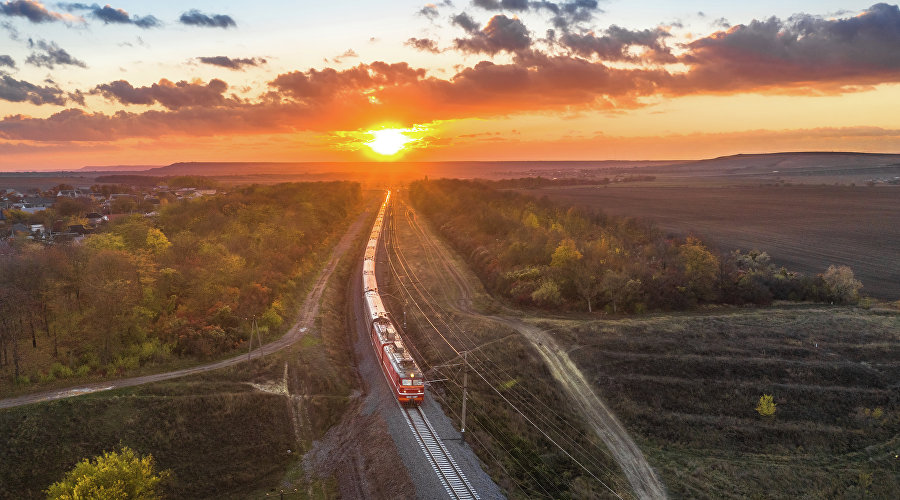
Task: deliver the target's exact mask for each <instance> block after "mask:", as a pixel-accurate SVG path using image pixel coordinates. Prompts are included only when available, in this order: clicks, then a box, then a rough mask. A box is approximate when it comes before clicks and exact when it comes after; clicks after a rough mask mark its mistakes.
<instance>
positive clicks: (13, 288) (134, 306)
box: [0, 182, 361, 392]
mask: <svg viewBox="0 0 900 500" xmlns="http://www.w3.org/2000/svg"><path fill="white" fill-rule="evenodd" d="M359 203H361V189H360V186H359V185H358V184H356V183H349V182H330V183H303V184H279V185H275V186H256V185H254V186H248V187H241V188H235V189H233V190H231V191H230V192H229V193H227V194H219V195H216V196H211V197H203V198H197V199H193V200H184V201H175V202H171V203H169V204H167V205H164V206H163V207H161V209H160V210H159V212H158V214H152V215H149V216H148V215H144V214H138V215H131V216H127V217H123V218H121V219H117V220H115V221H114V222H110V223H108V224H105V225H103V226H101V229H100V230H99V231H98V232H97V233H95V234H90V235H88V236H86V237H85V238H84V240H83V241H82V242H80V243H78V244H53V245H44V244H39V243H36V242H33V241H29V240H27V239H24V238H15V239H10V240H5V241H2V242H0V373H2V374H3V377H0V389H3V388H4V387H5V388H7V389H8V388H10V385H11V384H16V385H19V386H21V385H28V384H31V383H35V382H43V383H48V382H52V381H53V380H55V379H61V378H70V377H88V376H93V377H106V376H117V375H122V374H124V373H126V372H129V371H131V370H134V369H137V368H139V367H141V366H144V365H146V364H148V363H161V362H166V361H172V360H176V361H177V360H178V359H180V358H188V359H208V358H212V357H217V356H221V355H224V354H226V353H230V352H232V351H235V350H236V349H242V348H243V349H246V341H247V340H248V338H249V334H250V324H251V321H252V320H253V319H256V320H257V322H258V325H259V328H260V330H262V332H263V336H266V335H267V334H268V336H269V337H272V336H274V335H277V334H280V333H281V332H283V331H284V330H285V329H286V328H287V327H288V324H289V323H290V322H291V320H292V319H293V315H294V313H295V311H296V309H297V307H298V305H299V302H300V301H301V300H302V296H303V292H304V290H305V289H306V287H308V286H309V284H310V283H311V281H312V278H313V277H314V275H315V273H316V271H317V270H318V268H319V266H320V264H321V261H322V259H324V258H325V257H326V256H327V254H326V253H327V251H328V249H329V248H330V246H331V243H332V242H333V241H334V239H335V237H337V236H339V235H340V234H342V231H343V229H344V228H345V227H346V225H347V221H348V220H349V217H350V215H351V214H353V213H355V212H356V211H357V209H358V207H359ZM4 392H6V390H4Z"/></svg>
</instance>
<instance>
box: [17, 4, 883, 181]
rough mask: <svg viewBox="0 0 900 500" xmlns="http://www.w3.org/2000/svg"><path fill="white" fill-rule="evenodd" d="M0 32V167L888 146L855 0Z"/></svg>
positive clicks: (121, 20) (60, 23)
mask: <svg viewBox="0 0 900 500" xmlns="http://www.w3.org/2000/svg"><path fill="white" fill-rule="evenodd" d="M298 4H300V6H298ZM0 40H2V43H0V170H47V169H76V168H80V167H82V166H85V165H119V164H142V165H163V164H169V163H173V162H176V161H257V160H258V161H356V160H369V159H383V158H385V157H382V156H381V155H378V154H377V153H375V152H373V150H372V148H369V147H367V146H366V145H365V144H364V143H365V142H368V141H371V140H372V138H373V135H372V131H378V130H383V129H394V128H396V129H402V130H400V131H398V132H391V133H388V134H387V135H383V137H388V135H390V134H393V135H390V137H391V138H396V137H397V134H402V135H400V136H399V137H401V138H402V137H407V138H409V140H410V142H408V143H407V144H406V147H405V149H404V150H403V151H402V152H401V153H400V154H399V155H395V156H389V157H387V158H390V159H403V160H414V161H417V160H427V161H440V160H604V159H682V158H705V157H713V156H720V155H727V154H734V153H760V152H774V151H800V150H828V151H838V150H840V151H870V152H893V153H897V152H900V112H898V109H900V85H898V83H900V8H898V7H897V5H893V4H885V3H881V4H872V3H871V1H869V2H857V1H851V0H843V1H833V0H820V1H815V2H813V1H794V2H784V1H770V0H758V1H755V2H721V1H684V2H674V1H666V0H645V1H643V2H634V1H624V0H609V1H594V0H559V1H527V0H453V1H442V2H436V3H433V4H428V3H425V2H420V1H382V2H360V1H349V0H331V1H328V2H291V1H265V2H253V3H250V2H227V1H194V0H185V1H179V2H169V1H161V2H146V1H125V0H121V1H120V0H116V1H115V2H114V3H112V4H110V5H104V4H94V3H71V2H47V1H44V2H39V1H36V0H12V1H4V0H0Z"/></svg>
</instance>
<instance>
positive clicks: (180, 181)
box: [93, 174, 219, 193]
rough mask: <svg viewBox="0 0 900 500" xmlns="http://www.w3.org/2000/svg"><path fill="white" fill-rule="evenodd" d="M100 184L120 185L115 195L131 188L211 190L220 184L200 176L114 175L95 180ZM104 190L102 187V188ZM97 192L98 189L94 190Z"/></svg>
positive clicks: (102, 176)
mask: <svg viewBox="0 0 900 500" xmlns="http://www.w3.org/2000/svg"><path fill="white" fill-rule="evenodd" d="M95 180H96V181H97V182H98V183H99V184H101V185H103V184H106V185H117V184H118V185H120V186H122V189H124V190H119V191H111V192H113V193H125V192H129V191H131V189H130V186H138V187H153V186H159V185H165V186H168V187H169V188H171V189H179V188H186V187H193V188H200V189H210V188H217V187H219V183H218V182H217V181H216V180H215V179H211V178H209V177H203V176H200V175H177V176H169V177H155V176H151V175H137V174H112V175H101V176H99V177H97V178H96V179H95ZM100 188H101V189H102V186H100ZM93 189H94V190H95V191H97V187H94V188H93Z"/></svg>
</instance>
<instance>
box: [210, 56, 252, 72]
mask: <svg viewBox="0 0 900 500" xmlns="http://www.w3.org/2000/svg"><path fill="white" fill-rule="evenodd" d="M197 60H198V61H200V62H201V63H203V64H211V65H213V66H221V67H223V68H228V69H233V70H243V69H244V68H246V67H247V66H259V65H262V64H266V60H265V59H263V58H261V57H248V58H231V57H228V56H212V57H198V58H197Z"/></svg>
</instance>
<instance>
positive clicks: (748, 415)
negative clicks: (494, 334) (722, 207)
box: [538, 306, 900, 498]
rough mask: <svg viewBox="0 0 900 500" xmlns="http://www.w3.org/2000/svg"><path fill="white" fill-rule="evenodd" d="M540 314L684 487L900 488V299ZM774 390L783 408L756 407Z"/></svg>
mask: <svg viewBox="0 0 900 500" xmlns="http://www.w3.org/2000/svg"><path fill="white" fill-rule="evenodd" d="M538 323H539V324H540V325H541V326H543V327H545V328H546V329H548V330H551V331H554V332H556V335H557V336H558V339H559V340H561V341H562V342H564V343H568V344H569V345H571V346H572V347H571V350H570V353H569V354H570V356H571V357H572V359H573V360H574V361H575V362H576V363H577V364H578V365H579V367H580V368H581V369H582V370H583V371H584V372H585V374H586V375H588V376H589V377H590V379H591V380H592V382H593V383H595V386H596V387H597V388H598V390H599V392H600V394H601V396H602V397H603V398H604V399H605V400H606V401H607V402H608V403H609V404H610V405H611V406H612V407H613V408H614V411H615V412H616V414H617V415H618V416H619V418H620V419H621V420H622V421H623V422H624V423H625V424H626V426H627V427H628V428H629V430H630V431H631V432H632V435H633V436H634V437H635V439H637V440H638V442H639V444H640V445H641V447H642V449H643V450H644V452H645V453H647V454H648V457H649V458H650V459H651V462H653V463H654V464H655V465H656V466H657V467H660V468H661V470H662V473H663V479H664V481H665V483H666V485H667V487H668V488H669V491H670V493H672V495H673V496H674V497H681V498H698V497H699V498H747V497H780V498H796V497H805V498H839V497H862V496H863V495H864V494H868V495H870V496H871V497H872V498H897V497H898V495H900V460H898V459H897V458H896V456H897V453H898V452H900V437H898V432H900V401H898V392H897V389H898V387H900V361H898V360H900V315H898V314H897V313H896V312H886V311H885V312H870V311H864V310H858V309H849V308H827V307H823V306H785V307H782V308H778V307H776V308H768V309H762V310H751V311H733V312H722V313H710V314H706V315H685V316H659V317H649V318H636V319H625V320H615V321H594V322H583V321H567V320H545V321H539V322H538ZM762 394H771V395H773V396H774V401H775V403H776V413H775V415H774V417H772V418H764V417H761V416H760V415H759V414H757V412H756V411H755V406H756V404H757V402H758V399H759V397H760V396H761V395H762ZM861 474H862V475H863V477H869V478H870V479H871V484H870V485H869V486H868V487H867V488H866V489H865V491H864V489H863V488H862V487H861V484H862V483H861Z"/></svg>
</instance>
